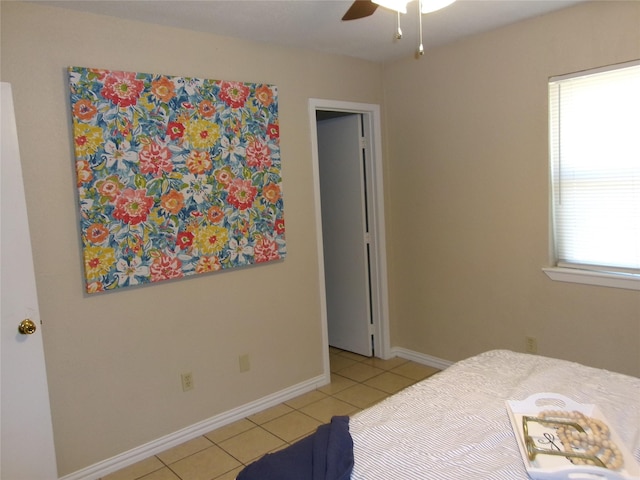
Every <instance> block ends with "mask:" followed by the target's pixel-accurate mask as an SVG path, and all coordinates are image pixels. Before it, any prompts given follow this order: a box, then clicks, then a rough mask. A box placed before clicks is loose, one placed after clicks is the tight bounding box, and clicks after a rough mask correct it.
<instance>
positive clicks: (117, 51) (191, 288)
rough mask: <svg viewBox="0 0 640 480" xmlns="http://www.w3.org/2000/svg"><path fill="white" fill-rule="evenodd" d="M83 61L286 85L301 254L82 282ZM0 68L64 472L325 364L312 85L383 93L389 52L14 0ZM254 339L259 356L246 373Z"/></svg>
mask: <svg viewBox="0 0 640 480" xmlns="http://www.w3.org/2000/svg"><path fill="white" fill-rule="evenodd" d="M70 65H76V66H86V67H99V68H107V69H119V70H129V71H139V72H149V73H165V74H171V75H185V76H194V77H205V78H215V79H224V80H240V81H248V82H266V83H272V84H275V85H277V86H278V88H279V100H280V103H279V107H280V126H281V151H282V175H283V191H284V201H285V218H286V224H287V232H286V235H287V246H288V255H287V257H286V259H285V260H284V261H283V262H281V263H277V264H269V265H264V266H260V267H255V268H249V269H245V270H240V271H229V272H224V273H219V274H212V275H208V276H200V277H197V278H189V279H185V280H182V281H176V282H172V283H165V284H157V285H154V286H148V287H144V288H137V289H123V290H121V291H117V292H113V293H108V294H102V295H92V296H85V295H83V290H84V289H83V281H82V269H81V252H80V246H79V232H78V221H77V218H76V211H77V207H76V198H75V180H74V175H75V174H74V167H73V165H74V162H73V153H72V141H71V140H72V134H71V131H70V115H69V101H68V93H67V92H68V87H67V84H66V81H67V80H66V78H67V77H66V68H67V67H68V66H70ZM1 66H2V70H1V73H2V81H8V82H11V83H12V86H13V92H14V97H15V105H16V116H17V123H18V133H19V138H20V148H21V153H22V163H23V170H24V178H25V184H26V185H25V187H26V194H27V205H28V211H29V220H30V227H31V231H32V236H33V249H34V257H35V258H34V260H35V269H36V277H37V286H38V291H39V300H40V309H41V316H42V319H43V321H44V330H43V331H44V342H45V354H46V359H47V370H48V375H49V386H50V391H51V406H52V413H53V422H54V432H55V442H56V450H57V455H58V466H59V473H60V475H65V474H69V473H70V472H74V471H77V470H79V469H81V468H83V467H86V466H89V465H92V464H94V463H96V462H98V461H101V460H104V459H107V458H109V457H111V456H114V455H116V454H119V453H121V452H124V451H127V450H129V449H131V448H134V447H137V446H140V445H142V444H144V443H146V442H149V441H151V440H155V439H158V438H160V437H161V436H163V435H166V434H169V433H172V432H175V431H176V430H178V429H180V428H183V427H186V426H189V425H192V424H194V423H196V422H198V421H201V420H204V419H207V418H210V417H212V416H214V415H216V414H218V413H221V412H225V411H227V410H229V409H231V408H234V407H238V406H240V405H243V404H245V403H247V402H250V401H253V400H256V399H259V398H261V397H263V396H265V395H267V394H270V393H274V392H276V391H279V390H282V389H284V388H287V387H290V386H292V385H295V384H297V383H299V382H303V381H305V380H309V379H311V378H313V377H315V376H318V375H320V374H321V373H322V372H323V365H322V358H323V357H322V351H323V345H322V335H321V321H320V304H319V289H318V269H317V255H316V230H315V217H314V203H313V192H312V164H311V145H310V133H309V119H308V113H307V108H308V99H309V98H311V97H316V98H328V99H333V100H345V101H347V100H348V101H353V102H365V103H381V100H382V89H381V68H380V67H379V66H378V65H375V64H372V63H369V62H364V61H354V60H350V59H348V58H346V57H336V56H328V55H320V54H313V53H309V52H302V51H299V50H293V49H291V50H289V49H281V48H270V47H267V46H262V45H255V44H250V43H246V42H242V41H237V40H230V39H227V38H220V37H216V36H211V35H206V34H201V33H194V32H188V31H183V30H177V29H170V28H165V27H159V26H153V25H147V24H142V23H136V22H129V21H122V20H117V19H114V18H109V17H101V16H95V15H89V14H82V13H78V12H73V11H65V10H62V9H58V8H51V7H45V6H41V5H34V4H28V3H22V2H19V3H14V2H5V1H3V2H2V64H1ZM336 79H339V81H336ZM244 353H248V354H249V355H250V357H251V365H252V369H251V371H250V372H247V373H243V374H240V373H239V368H238V356H239V355H240V354H244ZM184 371H192V372H193V376H194V382H195V389H194V390H193V391H190V392H188V393H183V392H182V390H181V387H180V373H181V372H184Z"/></svg>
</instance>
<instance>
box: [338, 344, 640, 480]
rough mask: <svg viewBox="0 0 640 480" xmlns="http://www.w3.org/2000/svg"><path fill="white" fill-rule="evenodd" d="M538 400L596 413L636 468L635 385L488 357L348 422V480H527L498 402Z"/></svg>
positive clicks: (531, 358)
mask: <svg viewBox="0 0 640 480" xmlns="http://www.w3.org/2000/svg"><path fill="white" fill-rule="evenodd" d="M540 392H553V393H558V394H561V395H564V396H566V397H568V398H570V399H573V400H574V401H576V402H578V403H588V404H595V405H597V407H598V408H599V410H600V411H601V412H602V414H603V415H604V417H605V418H606V419H607V420H608V422H609V423H610V426H611V427H612V428H613V429H615V431H616V432H617V434H618V436H619V438H620V440H621V441H622V442H623V443H624V444H625V446H626V448H627V449H628V450H629V451H630V452H631V453H632V454H633V456H634V458H635V460H636V461H638V462H640V379H638V378H635V377H630V376H627V375H622V374H619V373H614V372H610V371H606V370H601V369H596V368H591V367H586V366H584V365H580V364H577V363H573V362H568V361H564V360H557V359H552V358H546V357H542V356H537V355H529V354H521V353H515V352H511V351H506V350H494V351H490V352H486V353H483V354H481V355H478V356H475V357H472V358H469V359H467V360H463V361H461V362H458V363H456V364H454V365H453V366H451V367H449V368H448V369H446V370H444V371H442V372H440V373H438V374H436V375H434V376H433V377H431V378H428V379H426V380H424V381H422V382H420V383H417V384H415V385H413V386H411V387H409V388H407V389H405V390H403V391H401V392H400V393H398V394H396V395H394V396H392V397H389V398H388V399H386V400H384V401H383V402H381V403H379V404H377V405H375V406H373V407H371V408H369V409H367V410H364V411H362V412H360V413H358V414H356V415H354V416H353V417H352V418H351V420H350V423H349V429H350V432H351V436H352V438H353V444H354V451H353V454H354V468H353V473H352V476H351V479H352V480H374V479H376V480H377V479H384V480H393V479H404V480H406V479H447V480H465V479H469V480H471V479H473V480H480V479H491V480H502V479H505V480H506V479H513V480H525V479H528V478H529V477H528V475H527V472H526V468H525V465H524V462H523V459H522V456H521V454H520V451H519V450H518V445H517V441H516V438H515V435H514V433H513V428H512V426H511V423H510V420H509V415H508V413H507V408H506V406H505V401H506V400H524V399H526V398H527V397H529V396H530V395H532V394H535V393H540Z"/></svg>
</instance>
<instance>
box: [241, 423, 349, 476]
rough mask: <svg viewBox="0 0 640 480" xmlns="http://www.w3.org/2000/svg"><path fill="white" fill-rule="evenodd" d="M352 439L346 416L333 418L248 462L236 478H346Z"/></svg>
mask: <svg viewBox="0 0 640 480" xmlns="http://www.w3.org/2000/svg"><path fill="white" fill-rule="evenodd" d="M352 470H353V440H352V439H351V434H350V433H349V417H343V416H340V417H333V418H332V419H331V423H328V424H325V425H321V426H319V427H318V429H317V430H316V431H315V433H313V434H312V435H309V436H308V437H306V438H303V439H302V440H299V441H298V442H296V443H294V444H293V445H289V446H288V447H287V448H285V449H283V450H280V451H277V452H275V453H269V454H267V455H265V456H264V457H262V458H261V459H259V460H257V461H255V462H253V463H252V464H250V465H248V466H247V467H245V468H244V470H242V471H241V472H240V474H239V475H238V476H237V477H236V480H349V478H350V477H351V471H352Z"/></svg>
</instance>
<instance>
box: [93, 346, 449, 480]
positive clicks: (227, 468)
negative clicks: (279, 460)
mask: <svg viewBox="0 0 640 480" xmlns="http://www.w3.org/2000/svg"><path fill="white" fill-rule="evenodd" d="M329 358H330V361H331V383H330V384H329V385H325V386H324V387H321V388H318V389H317V390H313V391H311V392H308V393H306V394H304V395H301V396H299V397H296V398H293V399H291V400H288V401H286V402H284V403H281V404H280V405H276V406H275V407H272V408H269V409H267V410H264V411H262V412H259V413H256V414H255V415H251V416H249V417H247V418H244V419H242V420H239V421H237V422H234V423H232V424H230V425H226V426H224V427H222V428H219V429H217V430H214V431H212V432H209V433H207V434H205V435H203V436H201V437H197V438H195V439H193V440H190V441H188V442H185V443H183V444H181V445H178V446H177V447H174V448H171V449H169V450H167V451H165V452H162V453H159V454H158V455H155V456H153V457H149V458H147V459H146V460H142V461H141V462H138V463H136V464H134V465H131V466H129V467H127V468H124V469H122V470H119V471H117V472H115V473H112V474H110V475H107V476H106V477H104V478H103V479H102V480H234V479H235V478H236V475H238V473H239V472H240V471H241V470H242V468H244V466H245V465H246V464H248V463H251V462H252V461H254V460H257V459H258V458H260V457H261V456H262V455H264V454H265V453H268V452H272V451H275V450H279V449H281V448H284V447H286V446H287V445H289V444H291V443H293V442H295V441H296V440H299V439H300V438H303V437H305V436H307V435H309V434H310V433H313V432H314V431H315V430H316V428H317V427H318V426H319V425H321V424H323V423H327V422H329V421H330V420H331V417H333V416H334V415H352V414H354V413H356V412H358V411H360V410H362V409H364V408H367V407H369V406H371V405H373V404H375V403H377V402H379V401H380V400H382V399H384V398H386V397H388V396H389V395H392V394H394V393H396V392H399V391H400V390H402V389H403V388H405V387H408V386H409V385H412V384H414V383H416V382H417V381H419V380H422V379H424V378H426V377H429V376H431V375H433V374H434V373H436V372H437V371H438V370H437V369H435V368H431V367H427V366H425V365H421V364H419V363H415V362H411V361H408V360H405V359H402V358H398V357H396V358H393V359H390V360H381V359H379V358H368V357H363V356H360V355H356V354H354V353H351V352H345V351H342V350H338V349H335V348H330V357H329Z"/></svg>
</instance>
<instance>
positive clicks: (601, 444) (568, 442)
mask: <svg viewBox="0 0 640 480" xmlns="http://www.w3.org/2000/svg"><path fill="white" fill-rule="evenodd" d="M538 416H539V418H541V419H543V420H553V421H554V422H565V424H561V425H560V426H559V427H558V428H557V430H556V433H557V435H558V438H559V439H560V442H562V446H563V447H564V451H565V452H567V453H569V454H572V455H576V454H577V455H579V456H572V457H571V461H572V462H573V463H575V464H577V465H598V464H599V463H601V464H602V465H604V467H605V468H608V469H609V470H619V469H620V468H622V465H623V464H624V459H623V456H622V452H621V451H620V449H619V448H618V446H617V445H616V444H615V443H614V442H613V441H612V440H611V439H610V431H609V427H608V426H607V425H606V424H605V423H604V422H602V421H601V420H598V419H597V418H591V417H587V416H586V415H584V414H583V413H582V412H578V411H575V410H574V411H572V412H565V411H562V410H546V411H544V412H541V413H540V414H539V415H538ZM576 425H578V426H580V427H581V429H582V431H580V430H579V429H577V428H576ZM575 449H580V450H582V451H581V452H579V453H578V452H576V450H575ZM588 457H591V458H592V459H590V458H588ZM596 460H597V461H596ZM598 461H599V462H598Z"/></svg>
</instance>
